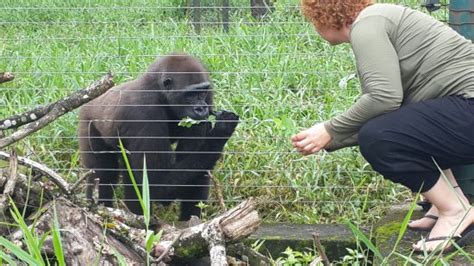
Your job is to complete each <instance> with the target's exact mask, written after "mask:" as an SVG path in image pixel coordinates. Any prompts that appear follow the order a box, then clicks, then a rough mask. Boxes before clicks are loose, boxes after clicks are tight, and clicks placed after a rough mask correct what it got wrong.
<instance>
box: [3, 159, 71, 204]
mask: <svg viewBox="0 0 474 266" xmlns="http://www.w3.org/2000/svg"><path fill="white" fill-rule="evenodd" d="M0 160H10V155H9V154H8V153H6V152H3V151H0ZM18 163H19V164H20V165H23V166H26V167H29V168H31V169H33V170H34V171H36V172H39V173H41V174H42V175H43V176H45V177H46V178H48V179H49V180H51V181H52V182H53V183H54V184H56V185H57V186H58V187H59V188H60V189H61V190H62V192H63V193H65V194H66V195H69V194H70V193H71V191H70V189H69V184H68V183H67V182H66V181H65V180H64V179H63V178H62V177H61V176H60V175H59V174H57V173H56V172H54V171H53V170H51V169H50V168H48V167H47V166H45V165H42V164H40V163H37V162H35V161H32V160H30V159H27V158H24V157H18Z"/></svg>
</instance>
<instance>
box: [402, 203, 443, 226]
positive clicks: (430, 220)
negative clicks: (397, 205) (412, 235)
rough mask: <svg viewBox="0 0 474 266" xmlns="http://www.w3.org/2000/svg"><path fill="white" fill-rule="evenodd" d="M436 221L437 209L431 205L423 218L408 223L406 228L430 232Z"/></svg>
mask: <svg viewBox="0 0 474 266" xmlns="http://www.w3.org/2000/svg"><path fill="white" fill-rule="evenodd" d="M437 220H438V209H437V208H436V207H435V206H434V205H433V206H431V208H430V209H429V210H428V212H426V214H425V216H423V217H421V218H420V219H418V220H413V221H410V223H408V228H409V229H411V230H415V231H430V230H431V229H433V226H434V225H435V224H436V221H437Z"/></svg>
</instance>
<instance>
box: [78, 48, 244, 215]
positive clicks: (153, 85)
mask: <svg viewBox="0 0 474 266" xmlns="http://www.w3.org/2000/svg"><path fill="white" fill-rule="evenodd" d="M207 72H208V71H207V70H206V69H205V68H204V66H203V65H202V64H201V63H200V62H199V61H198V60H197V59H195V58H193V57H191V56H189V55H184V54H172V55H169V56H166V57H163V58H161V59H159V60H157V61H156V62H154V63H153V64H151V65H150V67H149V68H148V71H147V72H146V73H145V74H144V75H143V76H141V77H140V78H138V79H136V80H133V81H130V82H127V83H125V84H122V85H120V86H116V87H114V88H112V89H111V90H110V91H108V92H107V93H105V94H104V95H102V96H101V97H99V98H97V99H95V100H94V101H91V102H90V103H89V104H88V105H85V106H83V107H82V108H81V110H80V114H79V119H80V122H79V139H80V141H79V147H80V151H81V156H82V157H81V159H82V164H83V165H84V166H85V167H86V168H89V169H92V170H94V171H95V173H94V174H93V175H92V176H91V177H90V178H89V180H88V184H89V185H88V188H87V197H88V198H89V199H90V198H92V190H93V185H92V183H93V180H94V179H95V178H99V180H100V186H99V202H100V203H104V204H105V205H106V206H111V205H112V200H111V199H112V197H113V194H114V191H113V185H115V184H117V182H118V178H119V175H120V174H121V173H122V172H123V176H124V177H123V179H124V180H123V183H124V190H125V202H126V204H127V207H128V208H129V209H130V210H131V211H132V212H134V213H136V214H142V209H141V206H140V203H139V202H138V201H137V196H136V193H135V190H134V188H133V186H132V185H131V184H132V183H131V180H130V178H129V176H128V174H127V173H126V172H124V171H121V169H119V168H123V166H122V165H123V163H122V162H123V161H122V159H123V158H122V155H121V153H120V148H119V139H120V140H121V141H122V143H123V145H124V147H125V148H126V149H127V151H128V152H127V153H128V154H127V155H128V159H129V161H130V165H131V168H132V169H133V173H134V176H135V179H137V183H139V184H141V181H142V174H143V171H142V169H143V159H144V158H146V162H147V168H148V171H147V173H148V179H149V184H150V197H151V199H152V200H155V201H161V203H163V204H164V205H167V203H170V201H172V200H175V199H182V200H183V202H181V214H180V220H188V219H189V218H190V217H191V215H199V214H200V212H199V209H198V208H197V207H196V204H197V203H198V202H199V201H206V200H207V198H208V190H209V189H208V185H209V177H208V176H207V175H206V172H207V170H212V169H213V168H214V166H215V164H216V162H217V160H218V159H219V157H220V154H221V152H222V150H223V148H224V145H225V143H226V142H227V140H228V139H229V138H230V136H231V135H232V133H233V132H234V130H235V127H236V126H237V123H238V120H239V117H238V116H237V115H236V114H234V113H232V112H228V111H222V112H217V113H214V112H213V110H212V105H213V94H212V88H211V84H210V82H209V76H208V73H207ZM210 114H215V116H216V120H217V122H216V123H215V125H214V127H212V126H211V123H210V122H208V121H206V122H201V123H200V124H197V125H193V126H192V127H190V128H186V127H182V126H178V123H179V122H180V121H181V120H182V119H183V118H186V117H190V118H192V119H195V120H204V119H207V118H208V117H209V115H210ZM173 144H176V148H175V150H173V148H172V145H173ZM122 170H124V169H122ZM183 185H184V186H183ZM140 190H141V187H140Z"/></svg>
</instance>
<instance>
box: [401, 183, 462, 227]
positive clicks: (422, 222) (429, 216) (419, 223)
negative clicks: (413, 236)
mask: <svg viewBox="0 0 474 266" xmlns="http://www.w3.org/2000/svg"><path fill="white" fill-rule="evenodd" d="M453 188H454V189H455V190H456V193H458V196H459V198H460V200H461V201H463V202H464V204H466V206H469V200H468V199H467V198H466V197H465V196H464V193H463V192H462V190H461V188H460V187H459V186H457V185H456V186H454V187H453ZM438 216H439V215H438V209H437V208H436V206H434V205H431V208H430V209H429V210H428V211H427V212H426V214H425V215H424V216H423V217H421V218H420V219H418V220H413V221H410V223H409V224H408V228H409V229H411V230H414V231H430V230H431V229H433V226H434V225H435V224H436V221H437V220H438Z"/></svg>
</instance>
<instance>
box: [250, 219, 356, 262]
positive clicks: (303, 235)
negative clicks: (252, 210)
mask: <svg viewBox="0 0 474 266" xmlns="http://www.w3.org/2000/svg"><path fill="white" fill-rule="evenodd" d="M313 233H318V234H319V236H320V240H321V244H322V245H323V246H324V248H325V250H326V255H327V256H328V258H329V260H331V261H334V260H339V259H341V258H342V257H343V256H344V255H346V254H347V250H346V247H347V248H352V249H354V248H355V247H356V240H355V237H354V236H353V234H352V232H351V230H350V229H349V228H348V227H347V226H346V225H340V224H314V225H309V224H298V225H295V224H263V225H261V226H260V228H259V229H258V230H257V232H255V234H253V235H251V236H250V237H249V238H248V239H247V240H246V242H247V244H251V243H254V242H255V241H256V240H259V239H262V240H265V242H264V243H263V245H262V248H261V249H260V250H259V252H260V253H262V254H264V255H266V254H270V255H271V256H272V257H273V258H277V257H280V256H282V252H283V251H285V250H286V248H287V247H291V248H292V249H293V250H297V251H305V250H308V249H309V250H314V246H313V236H312V234H313Z"/></svg>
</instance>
